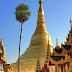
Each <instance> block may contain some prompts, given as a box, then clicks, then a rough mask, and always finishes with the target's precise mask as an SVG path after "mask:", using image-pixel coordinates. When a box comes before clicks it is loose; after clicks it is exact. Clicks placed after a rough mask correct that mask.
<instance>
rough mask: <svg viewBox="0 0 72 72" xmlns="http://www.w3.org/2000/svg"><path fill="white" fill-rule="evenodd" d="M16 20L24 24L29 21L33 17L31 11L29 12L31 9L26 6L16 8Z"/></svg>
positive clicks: (21, 5)
mask: <svg viewBox="0 0 72 72" xmlns="http://www.w3.org/2000/svg"><path fill="white" fill-rule="evenodd" d="M15 15H16V20H17V21H19V22H21V23H24V22H25V21H27V20H28V19H29V17H30V15H31V13H30V11H29V7H28V6H27V5H25V4H20V5H19V6H18V7H16V12H15Z"/></svg>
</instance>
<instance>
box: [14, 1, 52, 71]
mask: <svg viewBox="0 0 72 72" xmlns="http://www.w3.org/2000/svg"><path fill="white" fill-rule="evenodd" d="M42 3H43V1H42V0H39V4H40V7H39V10H38V19H37V26H36V30H35V32H34V34H33V35H32V38H31V41H30V45H29V47H28V48H27V50H26V51H25V52H24V53H23V54H22V55H21V56H20V71H21V72H35V69H36V64H37V58H38V56H39V59H40V63H41V67H42V66H43V64H44V61H45V58H46V52H47V45H48V37H49V44H50V52H51V53H52V52H53V44H52V40H51V36H50V35H49V33H48V32H47V29H46V26H45V19H44V11H43V7H42ZM17 65H18V61H17V62H16V63H14V64H13V67H14V69H13V70H14V72H18V67H17Z"/></svg>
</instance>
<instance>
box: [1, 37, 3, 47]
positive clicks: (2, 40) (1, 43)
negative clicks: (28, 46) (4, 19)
mask: <svg viewBox="0 0 72 72" xmlns="http://www.w3.org/2000/svg"><path fill="white" fill-rule="evenodd" d="M2 45H3V40H2V37H1V46H2Z"/></svg>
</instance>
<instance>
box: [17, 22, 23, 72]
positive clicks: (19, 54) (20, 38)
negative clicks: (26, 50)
mask: <svg viewBox="0 0 72 72" xmlns="http://www.w3.org/2000/svg"><path fill="white" fill-rule="evenodd" d="M22 27H23V23H22V24H21V32H20V41H19V57H18V72H20V67H19V66H20V47H21V36H22Z"/></svg>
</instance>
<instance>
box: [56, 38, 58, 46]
mask: <svg viewBox="0 0 72 72" xmlns="http://www.w3.org/2000/svg"><path fill="white" fill-rule="evenodd" d="M57 46H58V39H57V37H56V47H57Z"/></svg>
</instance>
